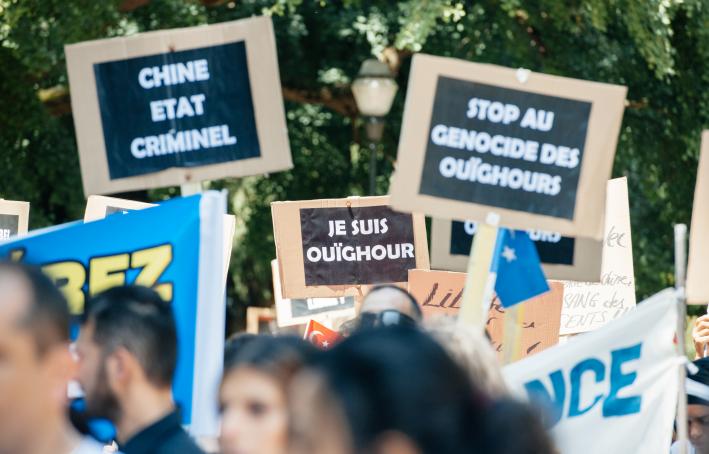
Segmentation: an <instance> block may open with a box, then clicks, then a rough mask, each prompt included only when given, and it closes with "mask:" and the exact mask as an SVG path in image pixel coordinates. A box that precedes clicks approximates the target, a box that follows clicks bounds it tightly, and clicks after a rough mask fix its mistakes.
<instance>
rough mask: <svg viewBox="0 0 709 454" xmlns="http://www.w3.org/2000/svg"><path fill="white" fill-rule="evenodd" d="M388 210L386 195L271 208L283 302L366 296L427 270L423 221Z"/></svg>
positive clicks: (424, 225) (279, 205) (426, 248)
mask: <svg viewBox="0 0 709 454" xmlns="http://www.w3.org/2000/svg"><path fill="white" fill-rule="evenodd" d="M388 205H389V197H386V196H383V197H349V198H346V199H325V200H308V201H299V202H274V203H272V204H271V213H272V216H273V231H274V237H275V241H276V253H277V256H278V267H279V270H278V271H279V274H280V276H281V286H282V290H283V297H284V298H308V297H339V296H345V295H358V294H364V293H365V290H366V289H363V287H366V286H370V285H375V284H383V283H394V284H396V283H399V284H405V283H406V281H407V271H408V270H410V269H413V268H423V269H428V267H429V263H428V245H427V240H426V224H425V221H424V217H423V216H422V215H420V214H408V213H400V212H397V211H393V210H392V209H391V208H389V206H388Z"/></svg>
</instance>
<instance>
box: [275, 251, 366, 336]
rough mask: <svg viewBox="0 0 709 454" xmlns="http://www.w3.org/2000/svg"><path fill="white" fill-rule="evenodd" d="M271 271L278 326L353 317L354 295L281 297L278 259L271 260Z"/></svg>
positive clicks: (354, 308) (354, 310)
mask: <svg viewBox="0 0 709 454" xmlns="http://www.w3.org/2000/svg"><path fill="white" fill-rule="evenodd" d="M271 272H272V273H273V299H274V301H275V303H276V317H277V320H278V326H279V327H283V326H294V325H304V324H306V323H308V322H309V321H310V320H315V321H318V322H320V323H324V321H325V320H333V319H340V318H346V319H351V318H354V317H355V316H356V315H357V313H356V307H355V298H354V296H341V297H339V298H334V297H333V298H294V299H287V298H283V292H282V291H281V278H280V276H279V275H278V260H272V261H271Z"/></svg>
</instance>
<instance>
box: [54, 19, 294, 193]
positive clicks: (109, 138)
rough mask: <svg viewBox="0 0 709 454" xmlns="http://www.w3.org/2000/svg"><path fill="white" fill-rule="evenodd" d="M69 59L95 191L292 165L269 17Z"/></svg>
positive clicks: (117, 43) (88, 187) (109, 44)
mask: <svg viewBox="0 0 709 454" xmlns="http://www.w3.org/2000/svg"><path fill="white" fill-rule="evenodd" d="M66 58H67V66H68V72H69V82H70V86H71V101H72V112H73V115H74V122H75V126H76V136H77V143H78V147H79V158H80V162H81V170H82V172H81V174H82V179H83V183H84V193H85V194H87V195H88V194H106V193H115V192H124V191H130V190H135V189H147V188H156V187H163V186H172V185H180V184H183V183H188V182H195V181H201V180H208V179H217V178H224V177H238V176H245V175H255V174H261V173H267V172H274V171H279V170H285V169H289V168H291V167H292V161H291V155H290V148H289V144H288V135H287V131H286V124H285V114H284V108H283V98H282V95H281V84H280V79H279V74H278V61H277V58H276V43H275V37H274V34H273V25H272V23H271V19H270V18H268V17H253V18H249V19H243V20H239V21H235V22H224V23H220V24H214V25H209V26H200V27H193V28H183V29H173V30H164V31H155V32H148V33H142V34H138V35H134V36H129V37H122V38H112V39H105V40H98V41H90V42H83V43H78V44H72V45H69V46H66Z"/></svg>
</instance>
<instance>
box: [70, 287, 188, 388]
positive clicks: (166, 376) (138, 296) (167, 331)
mask: <svg viewBox="0 0 709 454" xmlns="http://www.w3.org/2000/svg"><path fill="white" fill-rule="evenodd" d="M82 323H83V324H84V325H86V324H89V323H93V326H94V335H93V341H94V342H96V343H97V344H98V345H99V346H100V347H101V348H102V350H103V351H104V354H107V353H110V352H112V351H113V350H115V349H116V348H118V347H123V348H125V349H126V350H128V351H129V352H131V353H132V354H133V355H135V357H136V358H137V360H138V363H139V364H140V365H141V367H142V368H143V371H144V372H145V375H146V377H147V378H148V380H150V382H151V383H153V384H154V385H157V386H170V385H171V383H172V376H173V374H174V372H175V366H176V364H177V328H176V326H175V319H174V317H173V314H172V309H171V308H170V305H169V304H168V303H167V302H165V301H164V300H163V299H162V298H161V297H160V295H159V294H158V293H157V292H156V291H155V290H153V289H150V288H147V287H141V286H137V285H133V286H121V287H114V288H111V289H109V290H106V291H105V292H103V293H100V294H99V295H97V296H95V297H94V298H92V299H91V300H89V301H88V302H87V303H86V309H85V311H84V317H83V320H82Z"/></svg>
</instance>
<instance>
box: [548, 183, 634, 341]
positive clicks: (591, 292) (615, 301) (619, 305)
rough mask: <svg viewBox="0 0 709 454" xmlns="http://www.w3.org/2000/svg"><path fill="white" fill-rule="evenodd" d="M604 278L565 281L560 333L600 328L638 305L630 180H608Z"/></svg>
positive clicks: (602, 270) (603, 262)
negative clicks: (636, 302) (631, 230)
mask: <svg viewBox="0 0 709 454" xmlns="http://www.w3.org/2000/svg"><path fill="white" fill-rule="evenodd" d="M606 195H607V201H606V229H605V230H606V231H605V239H604V242H603V258H602V265H601V281H600V282H596V283H590V282H565V283H564V306H563V309H562V310H561V334H562V335H566V334H576V333H583V332H586V331H591V330H594V329H596V328H600V327H601V326H603V325H605V324H606V323H608V322H609V321H611V320H613V319H616V318H618V317H620V316H622V315H624V314H625V313H627V312H628V311H630V310H631V309H633V308H634V307H635V277H634V276H635V275H634V271H633V241H632V237H631V234H630V207H629V204H628V181H627V179H626V178H625V177H623V178H615V179H613V180H609V181H608V189H607V192H606Z"/></svg>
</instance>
